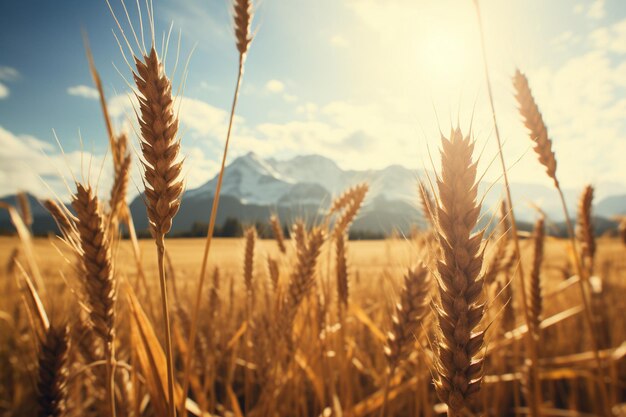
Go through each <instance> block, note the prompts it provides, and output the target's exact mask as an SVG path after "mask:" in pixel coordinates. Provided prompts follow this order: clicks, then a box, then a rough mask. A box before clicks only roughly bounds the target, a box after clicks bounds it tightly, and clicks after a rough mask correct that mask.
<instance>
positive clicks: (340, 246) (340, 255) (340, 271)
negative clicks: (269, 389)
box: [335, 233, 349, 308]
mask: <svg viewBox="0 0 626 417" xmlns="http://www.w3.org/2000/svg"><path fill="white" fill-rule="evenodd" d="M335 251H336V252H335V253H336V260H337V261H336V266H335V271H336V273H337V298H338V300H339V303H340V306H343V307H344V308H345V307H347V306H348V296H349V282H348V260H347V255H346V235H345V233H342V234H340V235H337V236H336V237H335Z"/></svg>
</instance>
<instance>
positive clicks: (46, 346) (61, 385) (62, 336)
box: [37, 325, 70, 417]
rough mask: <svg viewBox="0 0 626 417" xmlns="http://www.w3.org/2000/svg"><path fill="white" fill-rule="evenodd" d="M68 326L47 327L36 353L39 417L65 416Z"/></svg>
mask: <svg viewBox="0 0 626 417" xmlns="http://www.w3.org/2000/svg"><path fill="white" fill-rule="evenodd" d="M69 347H70V338H69V328H68V327H67V326H54V325H52V326H50V327H49V328H48V329H47V331H46V333H45V336H44V338H43V340H42V341H41V349H40V350H39V354H38V363H39V380H38V381H37V403H38V404H39V412H38V414H37V415H38V416H40V417H62V416H65V415H66V410H67V402H68V392H67V382H68V378H69V366H70V363H69Z"/></svg>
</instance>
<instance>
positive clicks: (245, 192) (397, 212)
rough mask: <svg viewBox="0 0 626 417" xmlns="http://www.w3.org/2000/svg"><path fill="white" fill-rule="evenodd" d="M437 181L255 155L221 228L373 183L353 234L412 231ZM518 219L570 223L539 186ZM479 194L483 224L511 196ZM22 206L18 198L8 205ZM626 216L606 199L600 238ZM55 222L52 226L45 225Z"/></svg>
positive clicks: (571, 196) (198, 219)
mask: <svg viewBox="0 0 626 417" xmlns="http://www.w3.org/2000/svg"><path fill="white" fill-rule="evenodd" d="M427 178H431V179H434V177H433V174H432V173H427V172H425V171H422V170H411V169H408V168H405V167H403V166H400V165H391V166H389V167H386V168H384V169H380V170H362V171H358V170H343V169H341V168H340V167H339V166H338V165H337V164H336V163H335V162H334V161H332V160H330V159H328V158H325V157H323V156H319V155H304V156H296V157H294V158H292V159H289V160H276V159H274V158H268V159H263V158H260V157H259V156H258V155H256V154H254V153H252V152H251V153H248V154H246V155H243V156H240V157H238V158H236V159H235V160H233V161H232V162H231V163H230V164H228V165H227V166H226V169H225V172H224V180H223V183H222V197H221V199H220V208H219V210H218V216H217V224H218V225H220V224H223V222H224V221H225V220H226V219H227V218H229V217H234V218H237V219H239V220H240V221H241V222H243V223H244V224H252V223H255V222H266V221H267V219H268V217H269V216H270V214H272V213H276V214H278V216H279V217H280V218H281V219H282V221H283V222H285V223H290V222H292V221H293V220H294V219H296V218H304V219H306V220H309V221H311V222H312V221H315V220H319V219H320V218H321V217H322V216H323V215H324V210H325V208H327V207H328V205H329V204H330V202H331V200H332V198H333V196H336V195H338V194H340V193H341V192H343V191H344V190H345V189H347V188H349V187H350V186H352V185H355V184H357V183H360V182H363V181H366V182H367V183H368V184H369V185H370V192H369V194H368V197H367V199H366V202H365V204H364V207H363V209H362V211H361V214H360V216H359V217H358V218H357V219H356V221H355V223H354V225H353V230H359V231H370V232H375V233H389V232H390V231H391V230H393V229H398V230H400V231H401V232H407V231H408V230H409V229H410V227H411V226H412V225H415V224H418V225H419V224H421V223H422V222H423V219H422V216H421V213H420V210H419V208H418V207H419V202H418V196H417V182H418V180H419V179H424V180H426V179H427ZM216 186H217V176H215V177H214V178H212V179H211V180H209V181H208V182H206V183H205V184H203V185H202V186H200V187H198V188H195V189H191V190H187V191H186V192H185V194H184V196H183V200H182V204H181V208H180V211H179V213H178V214H177V216H176V217H175V219H174V224H173V228H172V232H173V233H174V234H181V233H185V232H187V231H189V230H190V229H191V228H192V227H194V225H198V224H206V223H208V219H209V214H210V210H211V205H212V203H213V195H214V194H215V189H216ZM511 189H512V196H513V201H514V204H515V212H516V216H517V218H518V219H519V220H520V221H525V222H529V223H532V222H533V220H534V219H535V218H536V216H537V211H536V207H540V208H541V210H542V211H544V212H545V213H546V214H547V215H548V216H549V217H550V219H551V220H552V221H554V222H557V223H559V222H562V221H563V215H562V211H561V210H562V209H561V203H560V200H559V199H558V195H557V193H556V191H555V190H554V189H553V188H551V187H546V186H542V185H537V184H524V183H514V184H511ZM579 191H580V190H573V189H565V190H564V194H565V199H566V202H567V205H568V207H569V208H570V213H571V214H572V215H575V208H576V202H577V198H578V193H579ZM479 195H481V196H483V201H482V204H483V214H484V215H483V222H484V224H487V223H489V220H490V219H491V217H492V215H493V214H492V213H497V211H498V208H499V201H500V200H501V198H502V197H503V195H504V193H503V189H502V186H501V184H500V183H497V184H492V183H489V182H481V183H480V184H479ZM1 200H2V201H6V202H8V203H9V204H15V201H14V200H13V197H8V198H4V199H1ZM31 205H32V206H33V213H34V217H35V219H36V220H35V225H34V231H35V232H37V233H45V231H46V230H52V229H54V223H53V222H52V220H51V219H49V216H47V213H46V212H45V210H44V209H43V207H41V205H40V204H39V203H38V202H37V200H36V199H35V198H33V197H31ZM130 209H131V213H132V214H133V218H134V220H135V226H136V228H137V230H138V231H140V232H141V231H145V230H147V229H148V222H147V218H146V209H145V205H144V202H143V199H142V198H141V196H138V197H136V198H135V199H134V200H133V201H132V202H131V204H130ZM624 213H626V195H613V196H609V197H606V198H604V199H602V200H599V201H598V202H597V203H596V205H595V208H594V214H595V215H596V216H598V222H597V223H596V226H600V227H598V229H602V230H599V231H603V230H607V228H610V227H612V225H613V222H610V221H607V219H610V218H611V217H612V216H615V215H618V214H624ZM46 217H48V220H45V219H46ZM8 227H9V219H8V216H7V215H6V212H3V211H0V230H2V229H7V228H8Z"/></svg>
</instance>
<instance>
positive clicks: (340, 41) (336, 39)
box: [330, 35, 350, 48]
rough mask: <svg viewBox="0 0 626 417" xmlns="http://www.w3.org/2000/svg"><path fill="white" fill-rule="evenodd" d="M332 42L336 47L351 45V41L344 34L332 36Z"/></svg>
mask: <svg viewBox="0 0 626 417" xmlns="http://www.w3.org/2000/svg"><path fill="white" fill-rule="evenodd" d="M330 44H331V45H332V46H334V47H336V48H347V47H349V46H350V41H348V40H347V39H346V38H345V37H344V36H342V35H333V36H332V37H331V38H330Z"/></svg>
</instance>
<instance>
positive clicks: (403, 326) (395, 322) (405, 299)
mask: <svg viewBox="0 0 626 417" xmlns="http://www.w3.org/2000/svg"><path fill="white" fill-rule="evenodd" d="M430 288H431V277H430V273H429V272H428V269H426V267H425V266H424V265H422V264H418V265H417V266H416V267H414V268H412V269H410V270H409V271H408V272H407V273H406V274H405V275H404V285H403V286H402V292H401V293H400V300H399V301H398V303H396V307H395V310H394V314H393V316H392V319H391V320H392V324H391V330H390V331H389V333H387V342H386V343H385V356H386V357H387V364H388V366H389V369H390V372H393V370H395V368H396V367H397V366H398V364H399V363H400V361H402V360H404V359H406V357H407V356H408V354H409V353H410V349H409V348H410V347H411V344H412V342H413V341H414V340H415V338H416V336H417V334H418V333H419V330H420V325H421V324H422V322H423V319H424V318H425V317H426V314H427V313H428V311H429V309H428V305H429V303H430Z"/></svg>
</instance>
